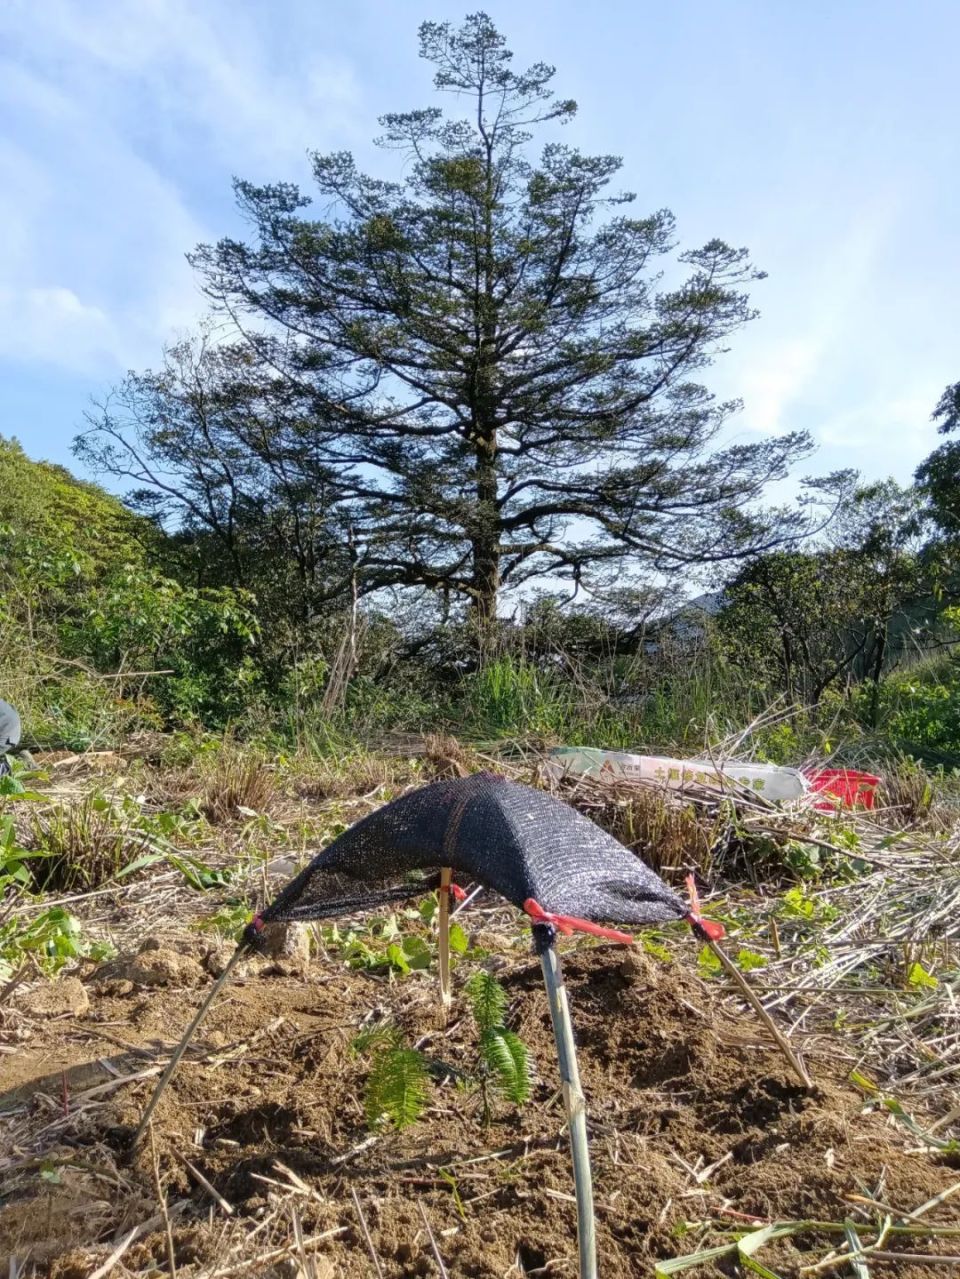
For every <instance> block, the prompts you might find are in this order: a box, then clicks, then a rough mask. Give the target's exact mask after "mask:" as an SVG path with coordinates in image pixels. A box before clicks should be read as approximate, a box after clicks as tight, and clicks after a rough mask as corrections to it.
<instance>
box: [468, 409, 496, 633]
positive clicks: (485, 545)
mask: <svg viewBox="0 0 960 1279" xmlns="http://www.w3.org/2000/svg"><path fill="white" fill-rule="evenodd" d="M472 542H473V583H472V585H473V617H474V620H475V622H476V625H477V631H478V638H479V640H480V646H481V649H486V648H488V647H489V645H490V643H491V642H492V639H493V637H494V634H495V632H496V626H497V597H498V595H499V592H500V528H499V512H498V510H497V464H496V433H495V432H493V431H491V432H490V433H489V435H488V438H487V439H485V440H480V441H478V445H477V510H476V527H475V529H474V532H473V538H472Z"/></svg>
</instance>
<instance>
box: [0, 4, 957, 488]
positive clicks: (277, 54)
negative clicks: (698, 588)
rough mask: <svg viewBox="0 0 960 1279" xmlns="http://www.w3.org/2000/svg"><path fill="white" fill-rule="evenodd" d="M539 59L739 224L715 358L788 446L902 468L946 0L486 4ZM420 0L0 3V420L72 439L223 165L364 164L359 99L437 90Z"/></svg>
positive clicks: (933, 242)
mask: <svg viewBox="0 0 960 1279" xmlns="http://www.w3.org/2000/svg"><path fill="white" fill-rule="evenodd" d="M486 8H487V11H488V12H489V13H490V14H491V15H492V16H493V17H494V19H495V20H496V21H497V22H498V24H499V25H500V27H501V29H502V30H503V31H504V32H505V33H506V34H507V36H508V38H509V41H510V43H511V45H512V47H513V48H514V50H515V53H516V60H517V62H518V63H527V62H530V61H533V60H536V59H543V60H545V61H549V62H552V63H555V64H556V66H557V68H558V75H557V79H556V87H557V89H558V91H559V92H560V94H561V95H562V96H564V97H574V98H576V99H577V100H578V102H579V103H580V114H579V116H578V117H577V120H576V121H575V122H574V124H573V125H572V126H571V127H570V130H569V131H568V138H569V140H571V141H574V142H575V143H576V144H577V145H579V146H581V147H582V148H583V149H585V150H588V151H597V152H614V153H617V154H621V155H622V156H623V157H624V161H625V163H624V170H623V185H624V186H625V187H628V188H630V189H633V190H635V191H636V192H637V193H638V200H637V203H636V205H635V208H636V209H637V211H638V212H640V211H643V210H646V209H655V208H660V207H664V206H666V207H669V208H671V209H672V210H673V212H674V213H675V215H676V217H677V223H678V233H679V238H680V241H681V247H684V246H685V247H694V246H696V245H698V244H700V243H702V242H703V241H704V240H706V239H708V238H710V237H713V236H719V237H721V238H723V239H726V240H728V241H730V242H731V243H734V244H736V245H747V246H748V247H749V248H750V249H751V251H752V253H753V256H754V259H755V261H756V263H757V265H758V266H761V267H762V268H764V269H765V270H766V271H768V272H769V278H768V279H767V280H766V281H764V282H763V283H761V284H758V285H757V287H756V291H755V294H754V298H755V301H756V304H757V305H758V307H759V308H760V310H761V312H762V315H761V318H760V319H759V320H757V321H756V322H754V323H753V324H752V325H751V326H749V328H748V329H746V330H744V331H743V332H742V333H741V334H740V335H739V336H738V337H737V338H736V339H735V340H734V343H733V347H732V350H731V352H730V353H729V354H728V355H726V356H724V357H723V358H722V360H721V361H720V363H718V365H717V366H716V367H715V369H714V370H712V371H711V373H710V374H709V375H708V377H707V380H708V382H709V384H710V385H711V387H712V388H713V389H715V390H716V391H717V392H718V393H720V394H722V395H723V396H738V397H742V398H743V400H744V402H745V407H744V411H743V413H742V415H741V416H740V418H739V419H738V421H737V423H736V431H737V433H738V434H739V435H741V436H742V437H744V438H749V437H751V436H753V435H754V433H757V432H760V433H765V432H779V431H785V430H792V429H797V428H804V429H807V430H810V431H811V432H812V433H813V434H814V436H815V437H816V439H817V440H818V441H819V443H820V450H819V453H818V455H817V457H816V459H815V461H814V462H813V463H812V464H810V465H809V466H808V467H807V468H806V469H807V470H809V471H811V472H816V473H823V472H826V471H828V470H833V469H835V468H837V467H841V466H855V467H857V468H859V469H860V470H862V471H863V472H864V473H865V474H866V475H868V476H880V475H886V474H893V475H895V476H896V477H897V478H898V479H901V480H906V479H908V478H909V476H910V474H911V472H912V470H913V468H914V467H915V465H916V464H917V462H919V461H920V459H921V458H922V457H923V456H924V455H925V454H926V453H928V452H929V451H930V449H931V448H932V447H934V445H935V443H936V436H935V431H934V428H933V426H932V425H931V423H930V421H929V415H930V412H931V410H932V408H933V405H934V404H935V402H936V400H937V399H938V397H939V395H940V393H941V391H942V390H943V388H944V386H945V385H946V384H947V383H948V382H953V381H956V379H957V378H958V377H960V343H958V342H957V310H958V297H960V280H958V263H960V216H958V210H960V129H958V124H957V100H956V89H955V83H956V80H955V76H956V62H955V60H956V48H957V44H958V40H960V5H958V4H957V3H956V0H919V2H918V3H916V4H912V5H908V4H906V3H904V2H903V0H899V2H896V3H894V2H893V0H889V2H886V3H884V2H883V0H871V2H867V0H808V2H807V3H805V4H802V5H801V4H796V3H788V2H787V0H740V2H737V0H673V2H672V3H670V4H666V5H665V4H662V3H657V4H654V3H650V2H649V0H634V2H633V3H626V2H621V0H602V2H601V3H595V4H589V5H587V4H584V3H583V0H560V2H557V3H546V2H544V0H524V2H523V3H521V4H513V5H506V4H502V3H493V2H491V3H488V4H487V6H486ZM465 11H466V8H465V6H461V5H451V4H449V3H445V2H444V3H431V4H427V3H426V0H418V2H417V3H411V2H410V0H380V2H378V3H377V2H374V0H353V2H352V3H345V2H344V3H329V0H328V3H326V4H323V3H321V2H320V0H274V2H273V3H271V2H269V0H230V2H229V3H225V2H223V0H41V2H40V3H38V2H37V0H30V2H29V3H28V2H24V0H5V2H4V4H3V5H2V6H0V434H4V435H16V436H18V437H19V438H20V440H21V442H22V443H23V444H24V446H25V447H26V448H27V451H28V452H29V453H30V454H31V455H32V456H35V457H49V458H52V459H54V460H57V461H62V462H67V463H70V462H71V460H72V459H71V456H70V442H71V440H72V437H73V436H74V434H75V433H76V431H77V429H78V427H79V425H80V423H81V420H82V416H83V412H84V408H85V406H86V405H87V404H88V402H89V400H90V397H91V396H96V395H100V394H102V393H103V392H105V391H106V390H107V389H108V388H109V387H110V385H111V384H112V383H114V382H116V381H117V380H119V378H120V377H122V375H123V373H124V371H125V370H126V369H127V368H131V367H134V368H142V367H146V366H149V365H150V364H156V363H158V361H159V354H160V351H161V348H162V346H163V344H164V342H165V341H169V340H170V339H171V338H173V337H175V336H177V335H178V334H182V333H183V332H184V331H185V330H186V329H188V328H189V327H190V326H191V325H192V324H193V322H194V321H195V320H196V319H197V318H198V316H199V315H200V314H201V313H202V310H203V304H202V299H201V298H200V296H199V293H198V291H197V287H196V284H195V282H194V280H193V278H192V275H191V272H190V270H189V268H188V267H187V265H186V263H185V262H184V256H183V255H184V253H185V252H186V251H187V250H189V249H190V248H191V247H192V246H193V245H194V244H195V243H197V242H198V241H201V240H209V239H215V238H217V237H218V236H220V235H222V234H225V233H236V232H237V230H238V229H239V227H238V223H237V220H236V217H235V214H234V211H233V206H232V195H231V191H230V179H231V175H233V174H237V175H239V176H242V177H247V178H251V179H254V180H264V181H267V180H294V181H301V182H303V183H304V184H306V183H308V171H307V161H306V152H307V151H308V150H310V149H316V150H333V149H337V150H339V149H349V150H353V151H354V152H355V153H357V155H358V158H359V159H360V161H361V162H362V163H363V164H364V165H365V166H366V167H371V168H372V167H374V166H376V165H378V164H382V160H381V158H380V157H379V155H378V153H377V152H376V151H375V150H374V148H373V147H372V146H371V138H372V137H373V136H374V135H375V134H376V132H377V125H376V117H377V116H378V115H379V114H381V113H383V112H384V111H388V110H403V109H406V108H408V107H416V106H421V105H426V104H427V103H428V102H430V101H431V89H430V68H429V67H428V66H426V64H423V63H421V62H420V61H419V59H418V57H417V40H416V28H417V26H418V24H419V22H420V21H421V20H422V19H424V18H435V19H443V18H449V19H453V20H459V19H461V18H462V17H463V14H464V12H465Z"/></svg>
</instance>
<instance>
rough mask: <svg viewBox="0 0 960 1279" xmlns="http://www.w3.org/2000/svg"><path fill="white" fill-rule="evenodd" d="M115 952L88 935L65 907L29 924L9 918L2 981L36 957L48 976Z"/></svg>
mask: <svg viewBox="0 0 960 1279" xmlns="http://www.w3.org/2000/svg"><path fill="white" fill-rule="evenodd" d="M113 953H114V949H113V947H112V946H111V945H109V944H108V943H106V942H95V941H91V940H89V939H88V938H87V937H85V936H84V934H83V930H82V928H81V926H80V921H79V920H78V919H77V917H76V916H75V915H71V914H70V912H69V911H68V910H65V909H64V908H63V907H62V906H51V907H50V908H49V909H48V910H44V911H41V912H40V913H39V914H38V915H35V916H34V917H33V919H31V920H30V921H29V922H27V923H24V922H22V921H20V920H18V919H8V920H7V921H6V922H5V923H4V924H2V925H0V979H6V978H7V977H9V976H10V975H11V974H12V973H13V972H15V971H16V969H17V968H19V966H20V964H22V963H23V961H24V960H25V959H26V958H27V957H28V956H29V955H33V956H34V957H35V958H36V960H37V962H38V964H39V965H40V968H41V969H42V970H43V971H44V972H47V973H56V972H59V971H60V969H61V968H63V967H64V965H66V964H68V963H69V962H70V961H71V960H74V959H91V960H94V961H100V960H102V959H107V958H109V957H110V956H111V955H112V954H113Z"/></svg>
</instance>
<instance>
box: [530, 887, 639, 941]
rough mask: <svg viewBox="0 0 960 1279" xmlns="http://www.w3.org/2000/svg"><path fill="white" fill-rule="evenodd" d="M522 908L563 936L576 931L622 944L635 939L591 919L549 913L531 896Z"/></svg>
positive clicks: (532, 917)
mask: <svg viewBox="0 0 960 1279" xmlns="http://www.w3.org/2000/svg"><path fill="white" fill-rule="evenodd" d="M523 909H524V910H525V911H526V912H527V914H528V915H529V916H530V918H531V919H533V920H535V921H536V923H538V924H553V926H554V928H556V929H557V930H558V931H559V932H561V933H563V934H564V936H565V937H569V935H570V934H571V933H572V932H578V933H590V934H591V935H592V936H594V937H603V938H605V939H606V940H607V941H618V942H621V943H622V944H623V945H624V946H632V945H633V943H634V942H635V941H636V938H635V937H632V936H631V935H630V933H618V932H617V930H616V929H615V928H604V927H603V925H602V924H595V923H594V922H593V920H591V919H577V918H576V916H574V915H551V914H550V912H549V911H546V910H544V909H543V907H542V906H541V905H540V903H539V902H537V901H535V900H534V899H533V898H532V897H528V898H527V900H526V901H525V902H524V903H523Z"/></svg>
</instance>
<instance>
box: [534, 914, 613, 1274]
mask: <svg viewBox="0 0 960 1279" xmlns="http://www.w3.org/2000/svg"><path fill="white" fill-rule="evenodd" d="M533 939H534V947H535V948H536V951H537V954H538V955H539V956H540V967H541V968H542V969H543V981H544V984H545V986H546V988H547V998H548V999H549V1001H550V1019H551V1021H552V1022H553V1034H554V1038H555V1039H556V1041H557V1056H558V1057H559V1059H560V1082H561V1084H562V1086H563V1102H564V1106H565V1107H566V1111H567V1124H568V1126H569V1128H570V1153H571V1155H572V1157H573V1183H574V1190H575V1192H576V1199H577V1247H578V1249H579V1253H580V1279H597V1240H596V1223H595V1218H594V1212H593V1177H592V1174H591V1172H590V1146H589V1143H588V1140H587V1105H586V1101H585V1100H584V1096H583V1089H582V1088H581V1087H580V1070H579V1068H578V1066H577V1049H576V1045H575V1044H574V1042H573V1023H572V1022H571V1020H570V1005H569V1004H568V1002H567V990H566V987H565V986H564V984H563V969H562V968H561V966H560V956H559V955H558V954H557V952H556V948H555V946H554V941H555V940H556V933H555V932H554V930H553V928H552V927H551V926H550V925H549V924H547V925H545V924H536V925H534V929H533Z"/></svg>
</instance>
